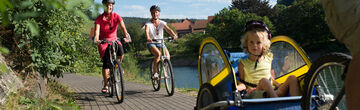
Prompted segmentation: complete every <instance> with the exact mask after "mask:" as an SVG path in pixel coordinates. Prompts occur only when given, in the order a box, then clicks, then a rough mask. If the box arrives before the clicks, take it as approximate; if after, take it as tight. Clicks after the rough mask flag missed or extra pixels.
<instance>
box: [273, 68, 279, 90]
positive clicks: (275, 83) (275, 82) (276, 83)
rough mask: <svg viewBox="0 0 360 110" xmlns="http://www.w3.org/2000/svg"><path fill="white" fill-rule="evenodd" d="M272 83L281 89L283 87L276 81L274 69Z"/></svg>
mask: <svg viewBox="0 0 360 110" xmlns="http://www.w3.org/2000/svg"><path fill="white" fill-rule="evenodd" d="M271 81H272V82H273V85H274V86H275V87H279V86H280V85H281V84H279V83H278V82H277V81H276V80H275V71H274V69H271Z"/></svg>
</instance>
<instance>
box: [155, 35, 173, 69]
mask: <svg viewBox="0 0 360 110" xmlns="http://www.w3.org/2000/svg"><path fill="white" fill-rule="evenodd" d="M165 39H167V40H171V37H168V38H164V39H153V41H158V40H160V44H161V52H162V54H161V56H160V62H161V63H160V62H159V63H160V66H161V67H163V65H164V60H165V59H167V60H170V59H169V58H168V57H167V56H166V55H165V53H166V52H165V48H166V47H165ZM163 71H164V68H161V69H160V71H159V73H160V76H161V75H162V73H163Z"/></svg>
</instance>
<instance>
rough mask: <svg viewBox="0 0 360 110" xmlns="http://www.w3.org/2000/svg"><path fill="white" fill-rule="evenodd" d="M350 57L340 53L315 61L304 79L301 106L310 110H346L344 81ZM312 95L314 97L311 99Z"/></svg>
mask: <svg viewBox="0 0 360 110" xmlns="http://www.w3.org/2000/svg"><path fill="white" fill-rule="evenodd" d="M350 60H351V57H350V56H349V55H346V54H342V53H331V54H327V55H325V56H323V57H321V58H320V59H318V60H316V61H315V62H314V63H313V65H312V66H311V67H310V70H309V72H308V73H307V75H306V79H305V91H304V92H303V97H302V103H301V106H302V108H303V109H305V110H310V109H315V108H317V109H330V107H331V106H334V107H336V109H341V110H343V109H346V102H345V91H344V90H342V89H343V87H344V79H345V75H346V70H347V67H348V65H349V63H350ZM313 94H316V95H317V96H316V95H314V96H315V97H313Z"/></svg>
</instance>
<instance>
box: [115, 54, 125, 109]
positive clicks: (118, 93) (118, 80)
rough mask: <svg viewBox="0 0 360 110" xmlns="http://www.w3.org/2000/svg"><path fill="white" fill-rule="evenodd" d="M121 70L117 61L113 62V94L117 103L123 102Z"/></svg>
mask: <svg viewBox="0 0 360 110" xmlns="http://www.w3.org/2000/svg"><path fill="white" fill-rule="evenodd" d="M123 71H124V70H123V68H122V66H121V63H120V62H119V61H117V60H116V61H115V67H114V78H115V81H114V82H115V93H116V98H117V100H118V101H119V103H122V102H123V101H124V79H123Z"/></svg>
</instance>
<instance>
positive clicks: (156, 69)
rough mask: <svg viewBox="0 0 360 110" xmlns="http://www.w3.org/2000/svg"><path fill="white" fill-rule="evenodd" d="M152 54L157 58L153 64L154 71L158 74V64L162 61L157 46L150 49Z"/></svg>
mask: <svg viewBox="0 0 360 110" xmlns="http://www.w3.org/2000/svg"><path fill="white" fill-rule="evenodd" d="M150 52H151V54H153V55H154V56H155V58H154V60H153V63H154V66H153V69H154V73H157V72H158V63H159V61H160V56H161V52H160V50H159V49H158V48H156V47H155V46H153V47H151V48H150Z"/></svg>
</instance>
